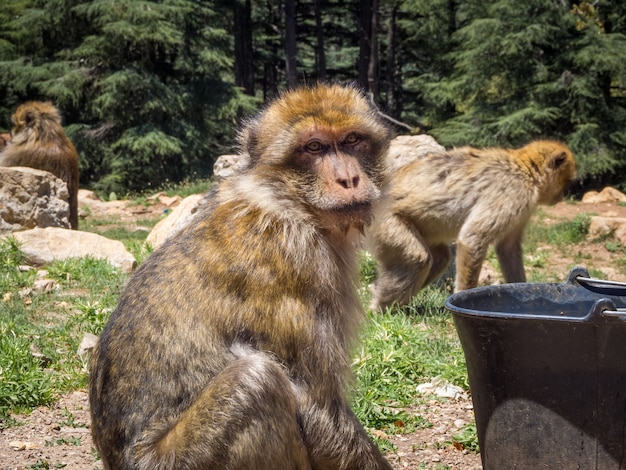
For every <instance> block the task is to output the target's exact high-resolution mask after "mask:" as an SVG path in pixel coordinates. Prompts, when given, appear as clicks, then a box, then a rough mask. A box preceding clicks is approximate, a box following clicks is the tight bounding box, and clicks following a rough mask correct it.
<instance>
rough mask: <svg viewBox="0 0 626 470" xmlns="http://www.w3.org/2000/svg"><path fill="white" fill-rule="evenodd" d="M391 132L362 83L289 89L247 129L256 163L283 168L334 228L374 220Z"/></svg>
mask: <svg viewBox="0 0 626 470" xmlns="http://www.w3.org/2000/svg"><path fill="white" fill-rule="evenodd" d="M390 138H391V132H390V130H389V128H388V127H387V126H385V125H384V124H383V123H382V122H381V120H380V118H379V117H378V115H377V114H376V111H375V109H374V108H373V106H372V105H371V104H370V102H369V101H368V100H367V99H366V98H365V97H364V96H363V95H362V94H361V93H360V92H359V91H358V90H356V89H355V88H351V87H342V86H334V85H318V86H316V87H312V88H308V89H300V90H298V91H295V92H288V93H286V94H285V95H284V96H283V97H282V98H281V99H280V100H278V101H277V102H275V103H273V104H272V105H270V106H269V107H268V108H267V109H266V110H265V111H264V112H263V113H261V115H260V116H259V117H258V118H257V119H255V120H253V121H250V122H249V123H248V126H247V127H246V128H245V130H244V132H242V133H241V134H240V142H241V146H242V148H243V149H244V150H245V151H247V153H248V154H249V155H250V158H251V161H252V165H253V166H268V167H272V168H274V170H275V173H278V174H287V175H289V176H288V177H285V178H283V181H284V182H285V183H286V184H287V185H288V186H289V187H290V190H291V191H290V192H291V193H292V194H293V195H294V196H296V197H297V198H298V199H299V200H301V201H302V202H303V203H304V205H305V206H306V207H305V209H306V210H307V211H309V212H310V213H313V214H314V215H315V216H317V218H318V220H319V222H320V224H321V225H322V226H326V227H327V228H333V227H341V228H344V229H345V228H347V227H349V226H355V227H357V228H359V229H362V227H363V226H364V225H366V224H368V223H369V221H370V217H371V207H372V204H373V203H374V202H375V201H376V200H377V198H378V196H379V193H380V189H379V188H380V187H381V185H382V179H383V178H382V173H383V172H382V160H383V157H384V155H385V153H386V151H387V149H388V147H389V141H390Z"/></svg>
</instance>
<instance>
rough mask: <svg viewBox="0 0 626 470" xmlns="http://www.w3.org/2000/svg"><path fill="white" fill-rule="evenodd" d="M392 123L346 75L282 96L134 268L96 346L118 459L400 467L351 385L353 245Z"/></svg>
mask: <svg viewBox="0 0 626 470" xmlns="http://www.w3.org/2000/svg"><path fill="white" fill-rule="evenodd" d="M389 139H390V135H389V130H388V129H387V127H386V126H384V125H383V124H382V123H381V122H380V121H379V118H378V117H377V115H376V114H375V112H374V110H373V109H372V108H371V106H370V105H369V102H368V100H367V99H365V98H364V97H363V96H362V95H361V94H360V93H358V92H357V91H356V90H355V89H354V88H351V87H341V86H337V85H334V86H329V85H320V86H316V87H312V88H304V89H300V90H297V91H292V92H288V93H286V94H285V95H284V96H283V97H282V98H280V99H279V100H277V101H276V102H274V103H273V104H271V105H270V106H269V107H268V108H266V110H265V111H264V112H263V113H261V114H260V115H259V117H257V118H256V119H254V120H252V121H250V122H249V123H248V124H247V126H246V127H245V129H244V130H243V131H242V133H241V141H242V142H241V143H242V147H243V150H245V151H247V152H249V154H250V156H251V161H252V163H251V166H250V167H249V168H248V169H247V170H245V171H244V172H243V173H241V174H239V175H235V176H233V177H230V178H227V179H225V180H223V181H222V182H221V183H219V185H218V186H217V187H216V188H215V189H214V191H213V194H212V196H211V199H210V202H209V204H207V206H206V207H205V209H203V210H204V212H203V213H202V214H201V215H199V216H198V218H197V219H196V222H194V223H193V225H192V226H190V227H188V228H187V229H186V230H184V232H183V233H181V234H180V235H177V236H175V237H174V238H173V239H170V240H169V241H168V242H166V243H165V244H164V245H163V246H162V247H161V248H160V249H158V250H157V251H155V252H154V253H153V254H152V255H151V256H150V258H149V259H148V260H146V261H145V262H144V263H143V265H142V266H141V267H140V268H139V269H138V270H137V272H136V273H135V275H134V276H133V277H132V278H131V280H130V281H129V283H128V286H127V288H126V290H125V292H124V294H123V295H122V297H121V299H120V301H119V304H118V306H117V308H116V309H115V311H114V312H113V314H112V316H111V318H110V320H109V323H108V324H107V326H106V327H105V329H104V331H103V333H102V335H101V337H100V342H99V344H98V346H97V348H96V351H95V352H94V355H93V362H92V371H91V382H90V401H91V414H92V432H93V436H94V440H95V443H96V446H97V448H98V450H99V452H100V455H101V456H102V461H103V464H104V467H105V468H107V469H115V470H123V469H131V468H132V469H145V470H148V469H149V470H153V469H176V470H185V469H237V470H239V469H250V470H252V469H255V470H262V469H311V468H316V469H339V468H341V469H355V470H356V469H361V470H367V469H383V468H384V469H389V468H391V467H390V465H389V464H388V463H387V462H386V460H385V459H384V458H383V457H382V456H381V454H380V453H379V451H378V449H377V448H376V446H375V445H374V444H373V443H372V442H371V441H370V440H369V439H368V437H367V435H366V433H365V431H364V430H363V428H362V426H361V424H360V423H359V422H358V420H357V419H356V417H355V415H354V414H353V412H352V411H351V410H350V408H349V406H348V403H347V402H346V399H345V398H344V393H345V391H346V387H347V383H348V377H349V374H350V354H349V353H350V350H351V346H352V345H353V342H354V340H355V335H356V334H357V331H358V329H357V328H358V326H359V324H360V322H361V320H362V318H363V310H362V307H361V305H360V302H359V297H358V296H357V293H356V289H355V275H356V261H355V250H356V246H357V243H356V242H357V238H358V236H359V231H360V230H362V228H363V226H364V225H365V224H367V223H368V221H369V218H370V210H371V204H372V202H374V201H375V200H376V199H377V197H378V194H379V186H380V185H381V181H382V175H381V173H382V170H381V161H382V159H383V156H384V154H385V152H386V150H387V147H388V144H389Z"/></svg>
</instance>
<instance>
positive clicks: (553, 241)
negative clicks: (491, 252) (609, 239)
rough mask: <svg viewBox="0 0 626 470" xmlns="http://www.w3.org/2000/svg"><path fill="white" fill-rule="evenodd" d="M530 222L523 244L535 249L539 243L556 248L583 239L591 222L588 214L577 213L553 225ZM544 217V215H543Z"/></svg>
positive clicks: (528, 248) (529, 248)
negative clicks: (570, 218) (572, 217)
mask: <svg viewBox="0 0 626 470" xmlns="http://www.w3.org/2000/svg"><path fill="white" fill-rule="evenodd" d="M541 217H542V216H541V212H539V218H540V222H539V223H533V224H530V225H529V227H528V229H527V230H526V236H525V239H524V245H525V248H526V249H527V250H533V251H534V250H535V249H536V247H537V245H538V244H540V243H543V244H548V245H550V246H553V247H556V248H560V249H562V248H565V247H568V246H571V245H575V244H577V243H580V242H582V241H584V240H585V238H586V236H587V233H588V232H589V225H590V223H591V215H590V214H577V215H576V217H574V219H572V220H566V221H563V222H559V223H558V224H555V225H546V224H543V223H541ZM544 217H545V215H544Z"/></svg>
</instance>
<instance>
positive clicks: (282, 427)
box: [128, 353, 311, 470]
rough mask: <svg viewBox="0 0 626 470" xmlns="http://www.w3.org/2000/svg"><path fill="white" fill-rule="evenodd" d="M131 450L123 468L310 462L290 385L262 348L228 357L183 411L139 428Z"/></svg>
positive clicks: (251, 467)
mask: <svg viewBox="0 0 626 470" xmlns="http://www.w3.org/2000/svg"><path fill="white" fill-rule="evenodd" d="M147 392H149V391H147ZM131 452H132V456H131V458H130V459H129V461H130V462H131V465H129V466H128V468H133V469H141V470H155V469H159V470H165V469H168V470H170V469H171V470H174V469H175V470H191V469H207V470H208V469H220V470H231V469H232V470H235V469H237V470H264V469H267V470H269V469H277V468H285V469H310V468H311V466H310V463H309V458H308V455H307V450H306V448H305V446H304V442H303V440H302V437H301V432H300V426H299V422H298V413H297V403H296V397H295V393H294V388H293V385H292V383H291V382H290V380H289V379H288V377H287V374H286V372H285V371H284V369H283V368H282V367H281V366H280V365H279V364H277V363H276V362H275V361H274V360H272V359H270V358H269V357H268V356H265V355H263V354H261V353H253V354H250V355H248V356H243V357H240V358H238V359H236V360H234V361H233V362H231V363H230V364H229V365H228V366H227V367H226V368H225V369H224V370H223V371H222V372H221V373H219V374H218V375H216V376H215V378H214V379H213V380H211V382H210V383H209V385H208V386H207V387H206V388H205V389H204V390H203V391H202V392H201V393H200V394H199V395H198V396H197V397H196V399H195V401H194V402H193V403H192V404H191V406H190V407H189V408H187V410H186V411H185V412H184V413H183V414H182V415H180V416H179V417H177V418H176V419H174V420H173V422H171V423H169V426H167V427H165V428H163V427H162V426H161V427H159V426H155V427H154V428H153V429H150V430H148V431H146V432H144V433H143V435H142V436H141V438H140V439H139V442H137V443H136V445H135V446H133V448H132V450H131Z"/></svg>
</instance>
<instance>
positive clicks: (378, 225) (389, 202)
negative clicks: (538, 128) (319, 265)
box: [368, 140, 576, 310]
mask: <svg viewBox="0 0 626 470" xmlns="http://www.w3.org/2000/svg"><path fill="white" fill-rule="evenodd" d="M575 176H576V164H575V161H574V158H573V156H572V153H571V151H570V150H569V149H568V148H567V147H566V146H565V145H563V144H562V143H560V142H556V141H551V140H538V141H534V142H531V143H529V144H528V145H526V146H524V147H522V148H520V149H503V148H489V149H475V148H471V147H464V148H459V149H454V150H450V151H447V152H433V153H430V154H428V155H426V156H424V157H423V158H420V159H417V160H415V161H413V162H411V163H409V164H407V165H405V166H402V167H401V168H398V169H396V170H394V171H392V172H391V173H390V175H389V178H388V181H387V182H386V184H385V190H384V192H385V195H384V197H383V198H382V200H381V203H380V204H379V206H378V208H377V210H376V211H375V213H374V222H373V223H372V225H371V227H370V228H369V229H368V247H369V249H370V251H371V252H372V254H373V256H374V258H375V259H376V260H377V262H378V276H377V278H376V280H375V281H374V283H373V285H372V286H371V292H372V302H371V305H370V307H371V308H372V309H374V310H378V309H384V308H386V307H388V306H390V305H392V304H394V303H396V304H397V305H399V306H401V305H404V304H406V303H408V302H409V300H410V299H411V297H413V295H415V294H416V293H417V292H418V291H419V290H420V289H421V288H422V287H424V286H426V285H428V284H429V283H430V282H432V281H434V280H435V279H437V278H438V277H439V276H440V275H441V273H442V272H443V271H444V270H445V268H446V266H447V265H448V263H449V261H450V256H451V254H450V248H449V244H450V243H452V242H454V241H456V248H457V254H456V278H455V285H454V290H455V291H460V290H464V289H469V288H471V287H476V286H477V284H478V277H479V275H480V269H481V267H482V264H483V261H484V259H485V256H486V254H487V250H488V248H489V246H490V245H491V244H493V243H495V251H496V254H497V257H498V261H499V263H500V268H501V270H502V273H503V275H504V279H505V281H506V282H524V281H525V280H526V275H525V273H524V263H523V258H522V239H523V235H524V230H525V228H526V225H527V224H528V221H529V219H530V216H531V215H532V212H533V210H534V209H535V208H536V206H537V205H539V204H546V205H551V204H554V203H556V202H558V201H559V200H560V199H561V198H562V197H563V191H564V190H565V188H566V187H567V185H568V183H569V182H570V181H571V180H572V179H573V178H575Z"/></svg>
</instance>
